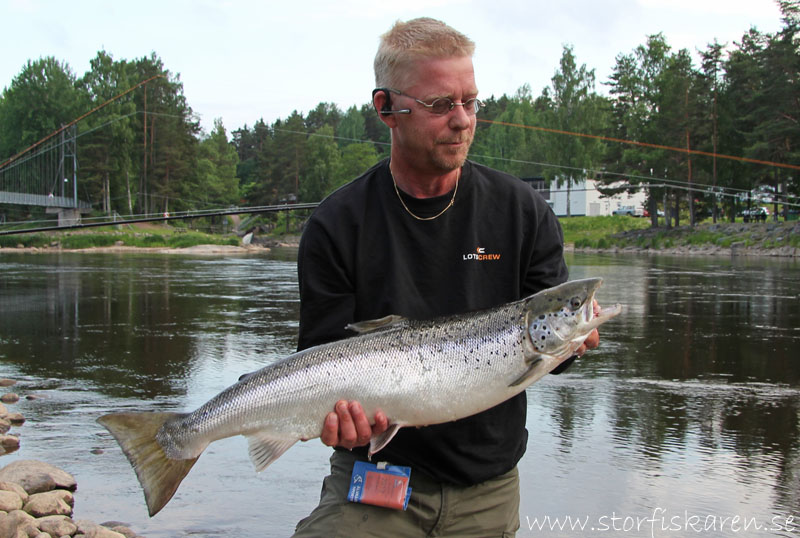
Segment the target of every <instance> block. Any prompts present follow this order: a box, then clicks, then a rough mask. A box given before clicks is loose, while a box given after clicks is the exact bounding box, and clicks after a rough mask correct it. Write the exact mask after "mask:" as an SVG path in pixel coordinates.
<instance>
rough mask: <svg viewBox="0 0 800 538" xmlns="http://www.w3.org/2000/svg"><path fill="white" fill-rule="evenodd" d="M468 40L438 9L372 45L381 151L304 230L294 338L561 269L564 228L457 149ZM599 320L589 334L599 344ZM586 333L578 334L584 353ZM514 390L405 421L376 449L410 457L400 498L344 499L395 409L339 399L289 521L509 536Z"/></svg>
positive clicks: (513, 292)
mask: <svg viewBox="0 0 800 538" xmlns="http://www.w3.org/2000/svg"><path fill="white" fill-rule="evenodd" d="M473 51H474V43H473V42H472V41H471V40H469V39H468V38H467V37H466V36H464V35H463V34H461V33H459V32H457V31H456V30H454V29H452V28H450V27H448V26H447V25H445V24H444V23H441V22H439V21H435V20H433V19H428V18H421V19H415V20H412V21H408V22H405V23H403V22H398V23H397V24H396V25H395V26H394V27H393V28H392V29H391V30H390V31H389V32H388V33H386V34H385V35H383V36H382V39H381V43H380V46H379V49H378V53H377V55H376V58H375V79H376V86H377V89H376V90H375V91H374V92H373V105H374V106H375V109H376V111H378V114H379V117H380V119H381V121H383V122H384V123H385V124H386V125H387V126H388V127H389V129H391V135H392V146H391V153H390V155H391V157H390V159H388V160H385V161H382V162H380V163H378V164H377V165H375V166H374V167H372V168H371V169H370V170H368V171H367V172H366V173H365V174H364V175H362V176H361V177H359V178H357V179H356V180H354V181H353V182H351V183H349V184H348V185H346V186H344V187H343V188H341V189H339V190H338V191H336V192H335V193H333V194H332V195H331V196H329V197H328V198H327V199H326V200H325V201H324V202H323V203H322V204H320V206H319V207H318V209H317V210H316V211H315V212H314V215H313V216H312V217H311V219H310V220H309V222H308V226H307V228H306V231H305V233H304V234H303V238H302V241H301V244H300V251H299V258H298V272H299V279H300V297H301V306H300V337H299V348H300V349H304V348H307V347H310V346H313V345H317V344H321V343H324V342H327V341H331V340H335V339H339V338H345V337H347V336H350V335H351V334H352V333H349V331H347V330H346V329H345V326H346V325H347V324H349V323H353V322H355V321H363V320H369V319H377V318H380V317H383V316H386V315H389V314H399V315H403V316H406V317H409V318H416V319H425V318H432V317H436V316H441V315H447V314H454V313H459V312H466V311H472V310H477V309H482V308H488V307H492V306H496V305H498V304H502V303H505V302H509V301H513V300H516V299H519V298H521V297H524V296H527V295H530V294H532V293H535V292H537V291H539V290H541V289H544V288H548V287H551V286H554V285H557V284H559V283H561V282H564V281H565V280H566V279H567V268H566V264H565V263H564V259H563V237H562V233H561V228H560V226H559V224H558V221H557V219H556V218H555V216H554V214H553V212H552V211H551V210H550V209H549V207H548V206H547V204H546V203H545V201H544V200H543V199H542V198H541V197H540V196H539V195H538V194H537V193H536V192H535V191H534V190H533V189H531V188H530V187H529V186H527V185H525V184H524V183H523V182H521V181H519V180H518V179H516V178H514V177H512V176H509V175H507V174H504V173H501V172H498V171H495V170H492V169H489V168H487V167H484V166H480V165H478V164H475V163H472V162H470V161H468V160H467V152H468V151H469V147H470V144H471V142H472V139H473V136H474V134H475V125H476V113H477V111H478V109H479V108H480V102H479V101H478V100H477V96H478V88H477V86H476V84H475V77H474V72H473V66H472V54H473ZM597 343H598V337H597V334H596V333H594V334H593V335H592V336H591V337H590V339H589V340H588V341H587V344H586V345H588V346H589V347H596V346H597ZM583 351H585V347H584V348H582V349H581V350H579V354H580V353H582V352H583ZM525 410H526V399H525V393H524V392H523V393H522V394H520V395H518V396H516V397H514V398H512V399H511V400H508V401H506V402H504V403H503V404H501V405H499V406H497V407H495V408H492V409H489V410H487V411H485V412H483V413H479V414H477V415H474V416H472V417H468V418H465V419H463V420H459V421H456V422H451V423H447V424H439V425H435V426H429V427H424V428H403V429H401V430H400V431H399V432H398V434H397V435H396V437H394V439H392V441H391V442H390V443H389V444H388V446H387V447H386V448H384V449H383V450H381V451H380V452H378V453H377V454H376V455H375V456H373V458H372V460H373V461H387V462H390V463H392V464H395V465H403V466H409V467H411V482H410V485H411V488H412V493H411V498H410V501H409V504H408V509H407V510H405V511H402V510H393V509H389V508H384V507H376V506H371V505H367V504H357V503H350V502H348V501H347V498H346V497H347V491H348V487H349V483H350V479H351V474H352V472H353V466H354V463H355V461H356V460H366V459H367V458H366V451H365V448H364V445H366V444H367V443H368V442H369V439H370V437H371V436H373V435H378V434H380V433H383V432H384V431H385V430H386V429H387V427H388V425H389V423H390V421H391V418H392V417H386V416H385V415H384V414H383V413H382V412H378V413H377V414H376V415H375V416H374V417H367V416H366V415H365V414H364V411H363V409H362V408H361V406H360V404H359V403H358V402H346V401H342V402H339V403H337V405H336V407H335V409H334V410H333V411H332V412H331V413H330V414H329V415H328V417H327V418H326V421H325V424H324V428H323V432H322V435H321V438H322V441H323V442H324V443H325V444H327V445H329V446H334V447H336V448H337V449H336V450H335V451H334V454H333V456H332V457H331V475H330V476H328V477H327V478H326V479H325V482H324V484H323V490H322V495H321V499H320V504H319V506H318V507H317V508H316V509H315V510H314V511H313V512H312V514H311V515H310V516H309V517H307V518H306V519H304V520H302V521H301V522H300V523H299V524H298V527H297V534H296V536H348V537H353V536H381V535H383V536H481V537H485V536H512V535H513V534H514V533H515V531H516V530H517V528H518V527H519V514H518V512H519V510H518V508H519V477H518V474H517V469H516V464H517V462H518V461H519V459H520V458H521V457H522V454H523V453H524V451H525V445H526V442H527V431H526V430H525Z"/></svg>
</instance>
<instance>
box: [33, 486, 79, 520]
mask: <svg viewBox="0 0 800 538" xmlns="http://www.w3.org/2000/svg"><path fill="white" fill-rule="evenodd" d="M73 504H75V500H74V498H73V497H72V493H70V492H69V491H67V490H65V489H54V490H53V491H45V492H44V493H34V494H33V495H31V496H30V497H28V502H26V503H25V506H23V507H22V509H23V510H25V511H26V512H28V513H29V514H30V515H32V516H34V517H44V516H69V515H72V506H73Z"/></svg>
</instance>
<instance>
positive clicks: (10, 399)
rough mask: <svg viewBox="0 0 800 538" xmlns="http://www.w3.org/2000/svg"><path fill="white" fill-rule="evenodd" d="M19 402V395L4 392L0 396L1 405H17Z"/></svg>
mask: <svg viewBox="0 0 800 538" xmlns="http://www.w3.org/2000/svg"><path fill="white" fill-rule="evenodd" d="M18 401H19V395H18V394H16V393H13V392H6V393H5V394H3V395H2V396H0V402H3V403H17V402H18Z"/></svg>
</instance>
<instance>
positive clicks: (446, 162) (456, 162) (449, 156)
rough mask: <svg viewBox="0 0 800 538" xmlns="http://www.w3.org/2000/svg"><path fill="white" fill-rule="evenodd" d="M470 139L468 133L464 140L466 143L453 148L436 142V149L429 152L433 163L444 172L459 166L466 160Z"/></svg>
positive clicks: (471, 138) (471, 137)
mask: <svg viewBox="0 0 800 538" xmlns="http://www.w3.org/2000/svg"><path fill="white" fill-rule="evenodd" d="M472 140H473V136H472V135H471V134H470V135H469V137H468V139H467V140H466V144H465V145H463V146H459V147H458V148H455V149H453V148H449V147H447V146H445V145H438V144H437V146H436V150H435V151H433V152H432V154H431V160H432V161H433V164H434V165H435V166H436V167H438V168H439V169H441V170H443V171H446V172H449V171H452V170H456V169H457V168H461V167H462V166H463V165H464V162H465V161H466V160H467V155H468V154H469V148H470V147H471V146H472ZM445 143H446V142H445Z"/></svg>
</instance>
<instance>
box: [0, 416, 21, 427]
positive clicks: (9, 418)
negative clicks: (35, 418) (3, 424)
mask: <svg viewBox="0 0 800 538" xmlns="http://www.w3.org/2000/svg"><path fill="white" fill-rule="evenodd" d="M2 420H7V421H8V422H10V423H11V424H13V425H14V426H21V425H22V424H24V423H25V417H24V416H22V413H9V414H7V415H6V418H4V419H2Z"/></svg>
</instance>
